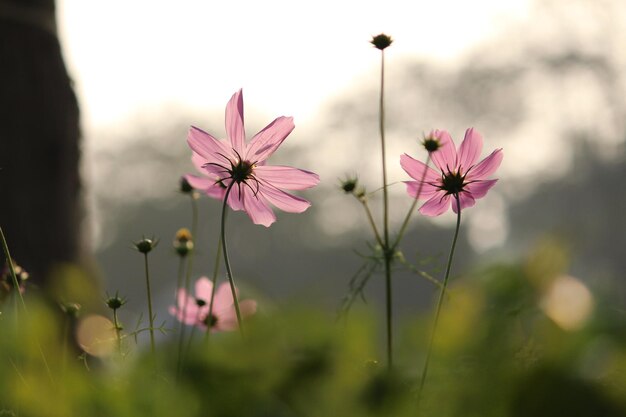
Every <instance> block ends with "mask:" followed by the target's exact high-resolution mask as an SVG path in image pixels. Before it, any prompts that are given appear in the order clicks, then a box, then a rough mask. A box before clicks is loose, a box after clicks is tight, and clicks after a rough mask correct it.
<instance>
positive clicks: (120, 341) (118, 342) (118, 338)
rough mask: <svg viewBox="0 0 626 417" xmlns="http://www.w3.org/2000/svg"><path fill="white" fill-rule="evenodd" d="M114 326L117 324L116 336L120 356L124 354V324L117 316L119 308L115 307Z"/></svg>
mask: <svg viewBox="0 0 626 417" xmlns="http://www.w3.org/2000/svg"><path fill="white" fill-rule="evenodd" d="M113 326H115V338H116V339H117V352H118V353H119V355H120V357H121V356H122V335H121V333H120V332H121V330H122V326H120V321H119V319H118V317H117V309H116V308H114V309H113Z"/></svg>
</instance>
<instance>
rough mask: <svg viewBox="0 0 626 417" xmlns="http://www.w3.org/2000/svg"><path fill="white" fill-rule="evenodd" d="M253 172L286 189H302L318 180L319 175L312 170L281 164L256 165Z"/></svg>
mask: <svg viewBox="0 0 626 417" xmlns="http://www.w3.org/2000/svg"><path fill="white" fill-rule="evenodd" d="M254 174H255V175H256V176H257V177H258V178H259V179H262V180H264V181H266V182H268V183H270V184H272V185H273V186H275V187H277V188H284V189H286V190H304V189H306V188H310V187H313V186H315V185H317V184H318V183H319V182H320V177H319V176H318V175H317V174H315V173H313V172H309V171H305V170H303V169H298V168H292V167H287V166H281V165H272V166H267V165H261V166H257V167H256V168H255V169H254Z"/></svg>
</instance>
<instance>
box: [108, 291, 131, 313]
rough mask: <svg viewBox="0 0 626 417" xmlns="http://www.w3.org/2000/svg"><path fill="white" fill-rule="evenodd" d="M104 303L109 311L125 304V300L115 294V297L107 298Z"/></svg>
mask: <svg viewBox="0 0 626 417" xmlns="http://www.w3.org/2000/svg"><path fill="white" fill-rule="evenodd" d="M105 303H106V305H107V307H109V308H110V309H111V310H117V309H119V308H121V307H122V306H123V305H124V304H126V299H125V298H122V297H120V296H119V295H118V294H117V293H115V296H113V297H109V298H107V299H106V301H105Z"/></svg>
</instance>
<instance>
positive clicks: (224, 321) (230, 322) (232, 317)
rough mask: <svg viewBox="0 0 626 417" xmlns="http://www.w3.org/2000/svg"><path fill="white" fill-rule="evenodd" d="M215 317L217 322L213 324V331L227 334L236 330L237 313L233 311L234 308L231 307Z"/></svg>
mask: <svg viewBox="0 0 626 417" xmlns="http://www.w3.org/2000/svg"><path fill="white" fill-rule="evenodd" d="M216 317H217V322H216V323H215V327H214V328H213V331H216V332H228V331H233V330H236V329H237V327H238V323H237V312H236V311H235V307H234V306H231V308H229V309H228V310H224V311H223V312H222V313H221V314H220V315H219V316H216Z"/></svg>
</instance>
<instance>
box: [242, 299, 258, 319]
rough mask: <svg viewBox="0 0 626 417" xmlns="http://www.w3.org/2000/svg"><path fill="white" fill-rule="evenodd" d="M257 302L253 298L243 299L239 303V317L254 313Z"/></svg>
mask: <svg viewBox="0 0 626 417" xmlns="http://www.w3.org/2000/svg"><path fill="white" fill-rule="evenodd" d="M256 308H257V303H256V301H254V300H243V301H242V302H240V303H239V312H240V313H241V317H243V318H246V317H250V316H252V315H254V314H255V313H256Z"/></svg>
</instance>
